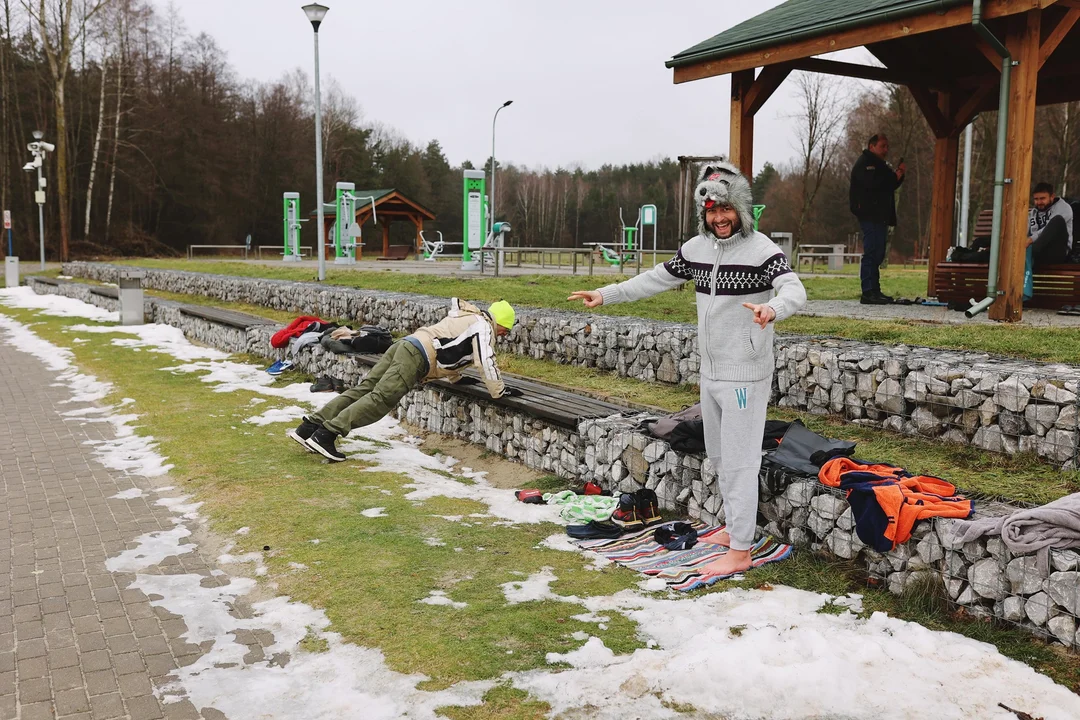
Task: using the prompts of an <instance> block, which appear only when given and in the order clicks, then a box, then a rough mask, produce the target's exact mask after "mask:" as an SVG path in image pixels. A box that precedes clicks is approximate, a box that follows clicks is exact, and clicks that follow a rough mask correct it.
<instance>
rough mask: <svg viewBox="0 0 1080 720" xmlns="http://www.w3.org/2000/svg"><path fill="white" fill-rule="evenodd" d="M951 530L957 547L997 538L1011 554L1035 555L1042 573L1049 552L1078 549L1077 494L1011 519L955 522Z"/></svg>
mask: <svg viewBox="0 0 1080 720" xmlns="http://www.w3.org/2000/svg"><path fill="white" fill-rule="evenodd" d="M953 528H954V529H953V532H954V533H955V535H954V539H955V542H956V543H958V544H959V543H966V542H971V541H973V540H978V539H979V538H981V537H984V536H986V535H1000V536H1001V539H1002V540H1003V541H1004V542H1005V546H1006V547H1007V548H1009V550H1010V551H1011V552H1012V553H1013V554H1016V555H1025V554H1030V553H1033V552H1038V553H1039V564H1040V565H1041V566H1043V568H1044V569H1045V568H1046V567H1047V566H1048V564H1049V551H1050V549H1051V548H1057V549H1059V550H1064V549H1068V548H1076V547H1080V493H1073V494H1072V495H1066V496H1065V497H1063V498H1059V499H1058V500H1054V501H1053V502H1051V503H1047V504H1046V505H1043V506H1041V507H1037V508H1031V509H1028V510H1017V511H1016V512H1014V513H1012V514H1011V515H1004V516H1001V517H989V518H981V519H977V520H969V521H964V522H956V523H953Z"/></svg>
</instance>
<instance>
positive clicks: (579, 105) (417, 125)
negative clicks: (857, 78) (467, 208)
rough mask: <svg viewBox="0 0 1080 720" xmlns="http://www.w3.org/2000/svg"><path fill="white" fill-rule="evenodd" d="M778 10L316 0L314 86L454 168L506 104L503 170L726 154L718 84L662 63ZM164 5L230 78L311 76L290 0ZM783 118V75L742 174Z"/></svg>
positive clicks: (783, 127) (776, 142)
mask: <svg viewBox="0 0 1080 720" xmlns="http://www.w3.org/2000/svg"><path fill="white" fill-rule="evenodd" d="M155 2H156V3H157V4H158V5H159V7H160V8H161V9H162V11H164V9H165V7H166V6H167V4H168V0H155ZM780 2H781V0H711V1H709V2H706V1H703V0H680V1H679V2H677V3H676V2H672V3H661V2H656V0H622V1H621V2H616V1H612V0H577V1H576V2H569V1H567V0H544V1H543V2H523V1H520V0H512V1H511V0H502V1H500V2H494V1H487V0H475V1H474V2H471V3H459V2H447V1H446V0H409V2H370V1H367V0H323V4H325V5H328V6H329V7H330V12H329V13H328V15H327V17H326V20H325V22H324V23H323V26H322V28H321V30H320V32H319V40H320V59H321V63H322V70H323V82H324V88H325V83H326V80H327V77H328V76H330V75H332V76H334V77H335V78H336V79H337V80H338V82H339V83H340V84H341V85H342V87H343V88H344V89H345V90H346V91H347V92H348V93H350V94H351V95H353V96H354V97H355V98H356V99H357V100H358V101H359V103H360V105H361V107H362V109H363V112H364V115H365V119H366V120H368V121H379V122H382V123H384V124H386V125H389V126H392V127H394V128H396V129H397V130H398V131H399V132H400V133H401V134H402V135H404V136H405V137H406V138H408V139H409V140H411V141H413V142H414V143H418V144H424V143H426V142H427V141H428V140H431V139H438V140H439V142H440V143H441V144H442V146H443V149H444V151H445V153H446V155H447V157H448V158H449V160H450V162H451V163H452V164H458V163H460V162H461V161H463V160H466V159H467V160H471V161H472V162H473V163H475V164H477V165H479V164H480V163H482V162H483V161H484V160H485V159H486V158H487V157H488V156H489V155H490V153H491V118H492V115H493V114H494V112H495V110H496V109H497V108H498V107H499V105H501V104H502V103H503V101H505V100H513V101H514V104H513V105H512V106H511V107H508V108H506V109H505V110H503V111H502V112H501V113H500V114H499V120H498V127H497V138H496V141H497V145H496V156H497V157H498V158H499V160H500V162H504V163H506V162H513V163H515V164H519V165H527V166H530V167H539V166H547V167H550V168H555V167H558V166H563V167H567V166H571V165H575V164H581V165H583V166H585V167H588V168H595V167H598V166H599V165H602V164H604V163H612V164H621V163H629V162H637V161H646V160H650V159H654V158H658V157H675V156H677V155H712V154H719V153H726V152H727V149H728V124H729V121H728V93H729V79H728V78H727V77H723V78H710V79H706V80H699V81H696V82H692V83H686V84H683V85H675V84H674V83H673V82H672V71H671V70H669V69H667V68H665V67H664V61H665V60H667V59H668V58H670V57H671V56H672V55H673V54H675V53H677V52H679V51H681V50H684V49H686V48H688V47H690V46H691V45H694V44H696V43H698V42H700V41H702V40H705V39H706V38H709V37H711V36H713V35H715V34H717V33H719V32H721V31H722V30H725V29H727V28H729V27H732V26H733V25H736V24H737V23H739V22H741V21H743V20H745V19H747V18H748V17H751V16H752V15H755V14H758V13H760V12H763V11H764V10H766V9H768V8H770V7H773V6H775V5H778V4H780ZM175 4H176V7H177V9H178V10H179V12H180V14H181V16H182V17H183V20H184V22H185V24H186V26H187V29H188V31H189V32H190V33H191V34H196V33H198V32H203V31H204V32H206V33H208V34H210V35H212V36H213V37H214V38H215V39H216V40H217V42H218V44H219V45H220V46H221V47H222V48H223V49H224V50H225V51H226V52H227V53H228V57H229V61H230V64H231V66H232V67H233V68H234V69H235V70H236V71H237V72H238V73H239V75H240V77H242V78H251V79H256V80H264V81H265V80H274V79H277V78H279V77H281V76H282V75H283V74H284V73H285V72H287V71H289V70H292V69H294V68H297V67H300V68H302V69H304V70H305V71H307V72H309V73H310V72H311V70H312V65H313V58H312V54H313V53H312V33H311V25H310V24H309V23H308V22H307V19H306V18H305V16H304V13H303V11H302V10H301V9H300V7H301V5H303V4H304V2H303V0H175ZM856 52H857V53H859V54H858V55H855V54H854V53H856ZM850 54H851V55H852V56H853V57H854V58H855V59H856V60H862V59H864V56H865V55H866V54H865V51H851V53H850ZM485 68H487V70H485ZM796 110H797V103H796V102H795V101H794V100H793V98H792V95H791V82H790V80H789V81H788V82H786V83H785V84H784V86H782V87H781V88H780V90H779V91H777V93H776V94H775V95H774V96H773V97H772V99H770V100H769V102H768V103H767V104H766V105H765V106H764V108H763V109H762V110H761V111H760V112H759V114H758V116H757V124H756V127H755V146H754V166H755V170H757V169H760V167H761V166H762V165H763V164H764V163H765V162H766V161H770V162H772V163H774V164H778V163H781V162H784V161H786V160H788V159H789V158H790V157H791V156H792V155H793V152H794V148H795V142H796V141H795V137H794V134H793V133H792V130H791V127H792V124H793V121H792V120H791V118H790V116H791V115H792V114H793V113H794V112H796Z"/></svg>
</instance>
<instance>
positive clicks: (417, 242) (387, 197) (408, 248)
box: [309, 188, 435, 260]
mask: <svg viewBox="0 0 1080 720" xmlns="http://www.w3.org/2000/svg"><path fill="white" fill-rule="evenodd" d="M352 193H353V195H355V196H356V197H357V198H365V199H363V200H357V202H356V217H355V218H354V221H355V222H356V223H357V224H358V225H360V226H361V227H363V226H364V224H365V223H366V222H367V221H368V220H370V219H371V215H372V208H371V206H372V201H371V200H368V199H366V198H374V205H375V220H376V224H377V225H378V227H380V228H381V229H382V253H381V255H379V256H378V259H379V260H404V259H405V258H406V257H408V256H409V254H410V253H414V252H415V253H417V254H420V253H421V252H422V251H423V241H422V240H421V238H420V232H421V231H422V230H423V229H424V222H425V221H433V220H435V213H433V212H431V211H430V210H428V209H427V208H426V207H424V206H423V205H421V204H420V203H418V202H416V201H415V200H412V199H410V198H408V197H406V196H405V194H404V193H402V192H401V191H399V190H395V189H394V188H383V189H380V190H353V191H352ZM323 215H324V217H325V220H324V223H323V237H324V238H325V239H326V252H327V259H332V258H333V253H334V237H333V234H332V233H331V232H330V229H331V228H332V227H333V226H334V223H335V222H336V221H337V207H336V206H335V205H334V203H325V205H324V209H323ZM309 217H310V218H311V219H312V221H313V222H318V221H317V219H316V218H317V213H316V212H315V211H314V210H312V211H311V214H310V215H309ZM395 221H397V222H402V221H406V222H410V223H412V224H413V227H414V228H415V233H416V234H415V236H414V238H415V239H414V240H413V242H412V243H410V244H407V245H391V244H390V225H391V224H392V223H393V222H395ZM363 243H364V245H363V247H359V246H358V247H357V248H356V259H357V260H359V259H360V256H361V253H362V251H363V250H364V249H365V248H366V249H367V250H368V252H369V253H370V252H371V248H372V241H371V239H370V238H368V237H366V236H365V237H364V239H363Z"/></svg>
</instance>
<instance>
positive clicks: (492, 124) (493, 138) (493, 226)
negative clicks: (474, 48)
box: [489, 100, 514, 242]
mask: <svg viewBox="0 0 1080 720" xmlns="http://www.w3.org/2000/svg"><path fill="white" fill-rule="evenodd" d="M513 102H514V101H513V100H507V101H506V102H504V103H503V104H502V105H500V106H499V109H498V110H496V111H495V117H493V118H492V119H491V217H490V218H489V221H490V223H491V235H492V241H493V242H494V239H495V121H496V120H498V119H499V112H501V111H502V109H503V108H504V107H507V106H509V105H510V104H511V103H513Z"/></svg>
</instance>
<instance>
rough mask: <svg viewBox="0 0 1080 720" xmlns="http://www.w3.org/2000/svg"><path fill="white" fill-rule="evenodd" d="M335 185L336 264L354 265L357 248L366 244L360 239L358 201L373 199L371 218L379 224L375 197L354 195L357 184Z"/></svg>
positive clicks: (341, 183)
mask: <svg viewBox="0 0 1080 720" xmlns="http://www.w3.org/2000/svg"><path fill="white" fill-rule="evenodd" d="M334 187H335V189H336V191H337V196H336V197H335V201H334V212H335V217H334V256H335V257H334V264H335V265H353V264H355V263H356V248H357V247H363V246H364V243H363V242H361V241H360V237H361V230H360V223H358V222H356V201H357V200H370V201H371V218H372V220H373V221H374V222H375V223H376V224H377V223H378V222H379V220H378V218H377V217H376V216H375V198H374V197H373V196H367V197H357V196H356V195H354V194H353V190H355V189H356V185H354V184H353V183H347V182H339V183H338V184H337V185H335V186H334Z"/></svg>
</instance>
